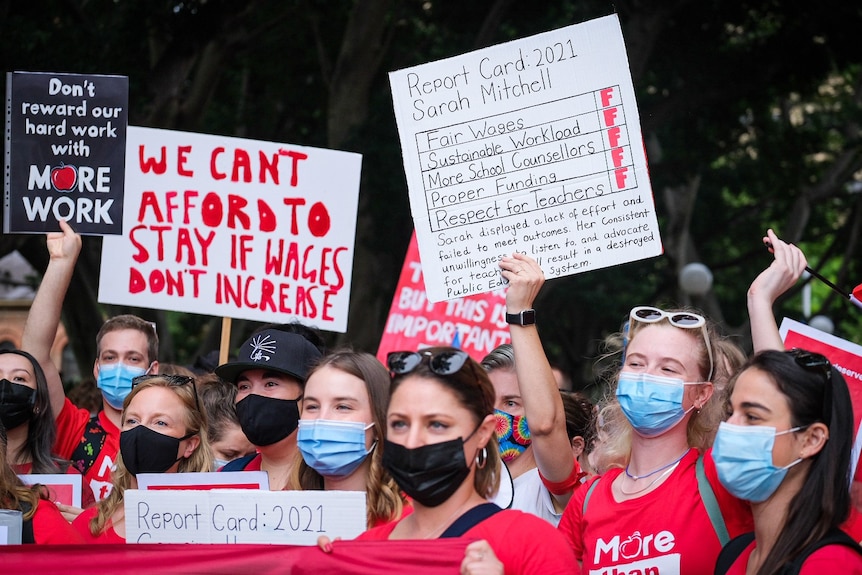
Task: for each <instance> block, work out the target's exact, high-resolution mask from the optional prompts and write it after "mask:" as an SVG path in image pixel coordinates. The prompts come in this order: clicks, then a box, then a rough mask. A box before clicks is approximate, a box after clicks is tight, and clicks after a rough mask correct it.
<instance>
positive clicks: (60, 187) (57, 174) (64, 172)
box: [51, 165, 78, 192]
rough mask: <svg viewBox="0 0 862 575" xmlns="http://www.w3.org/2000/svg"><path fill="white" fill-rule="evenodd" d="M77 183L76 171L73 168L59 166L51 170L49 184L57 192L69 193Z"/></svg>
mask: <svg viewBox="0 0 862 575" xmlns="http://www.w3.org/2000/svg"><path fill="white" fill-rule="evenodd" d="M77 183H78V170H77V169H76V168H75V166H64V165H60V166H57V167H56V168H53V169H52V170H51V184H53V186H54V189H55V190H57V191H58V192H69V191H72V189H74V187H75V184H77Z"/></svg>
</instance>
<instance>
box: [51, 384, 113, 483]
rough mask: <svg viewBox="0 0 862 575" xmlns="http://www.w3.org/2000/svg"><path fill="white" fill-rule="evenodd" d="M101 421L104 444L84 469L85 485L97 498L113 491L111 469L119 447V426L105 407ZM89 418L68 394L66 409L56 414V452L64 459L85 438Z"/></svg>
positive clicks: (88, 414)
mask: <svg viewBox="0 0 862 575" xmlns="http://www.w3.org/2000/svg"><path fill="white" fill-rule="evenodd" d="M98 419H99V424H100V425H101V426H102V429H104V430H105V432H106V435H105V444H104V445H103V446H102V449H101V451H100V452H99V454H98V456H97V458H96V460H95V462H94V463H93V465H91V466H90V467H89V468H87V469H84V470H83V471H84V486H85V487H86V488H89V489H90V490H91V491H92V492H93V496H94V498H95V499H96V500H99V499H104V498H105V497H107V496H108V495H109V494H110V493H111V489H112V488H113V485H112V484H111V471H112V470H113V469H114V468H115V467H116V465H115V464H114V461H115V460H116V458H117V452H119V451H120V430H119V429H118V428H117V426H116V425H114V424H113V423H112V422H111V420H110V419H108V416H107V415H106V414H105V412H104V411H102V412H100V413H99V418H98ZM89 422H90V412H89V411H87V410H86V409H79V408H77V407H75V405H74V404H73V403H72V402H71V401H69V399H68V398H66V402H65V403H64V404H63V409H62V410H61V411H60V414H59V415H58V416H57V419H56V421H55V423H56V424H57V439H56V440H55V442H54V453H56V454H57V455H59V456H60V457H62V458H63V459H71V458H72V454H73V453H74V452H75V450H76V449H77V448H78V445H80V444H81V443H83V442H85V441H86V435H85V433H84V432H85V431H86V429H87V425H89Z"/></svg>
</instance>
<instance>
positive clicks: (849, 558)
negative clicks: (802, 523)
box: [727, 541, 862, 575]
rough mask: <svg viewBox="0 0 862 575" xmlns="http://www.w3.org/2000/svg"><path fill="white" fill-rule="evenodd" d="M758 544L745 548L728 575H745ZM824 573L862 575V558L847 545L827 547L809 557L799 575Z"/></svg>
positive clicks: (821, 574)
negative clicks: (749, 559)
mask: <svg viewBox="0 0 862 575" xmlns="http://www.w3.org/2000/svg"><path fill="white" fill-rule="evenodd" d="M756 544H757V542H756V541H752V542H751V544H750V545H749V546H748V547H746V548H745V550H744V551H743V552H742V553H741V554H740V555H739V557H737V558H736V561H734V562H733V565H731V566H730V569H728V570H727V575H745V567H746V566H747V565H748V558H749V556H750V555H751V552H752V551H754V548H755V546H756ZM824 573H841V575H862V556H860V555H859V554H858V553H857V552H855V551H853V550H852V549H850V548H849V547H847V546H845V545H827V546H826V547H821V548H820V549H818V550H817V551H815V552H814V553H812V554H811V555H809V556H808V559H806V560H805V562H804V563H802V569H800V570H799V575H823V574H824Z"/></svg>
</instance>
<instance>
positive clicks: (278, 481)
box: [215, 324, 323, 491]
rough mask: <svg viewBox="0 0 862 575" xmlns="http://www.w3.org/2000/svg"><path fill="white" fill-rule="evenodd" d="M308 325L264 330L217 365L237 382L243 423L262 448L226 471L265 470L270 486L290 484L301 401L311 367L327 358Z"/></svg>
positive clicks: (228, 378)
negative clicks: (230, 358) (312, 337)
mask: <svg viewBox="0 0 862 575" xmlns="http://www.w3.org/2000/svg"><path fill="white" fill-rule="evenodd" d="M308 329H309V328H306V327H305V326H301V325H299V324H288V325H285V326H281V327H278V328H276V327H271V328H267V329H263V330H260V331H258V332H257V333H255V334H254V335H252V336H251V337H250V338H249V339H247V340H246V341H245V342H244V343H243V344H242V346H241V347H240V350H239V354H238V358H237V360H236V361H232V362H228V363H225V364H223V365H220V366H218V367H217V368H216V369H215V373H216V375H218V376H219V377H221V378H222V379H224V380H226V381H230V382H232V383H234V384H235V385H236V388H237V393H236V414H237V417H238V419H239V424H240V427H242V430H243V432H244V433H245V435H246V437H248V439H249V441H251V443H252V444H253V445H254V446H255V448H256V449H257V451H258V452H257V453H256V454H253V455H250V456H247V457H242V458H240V459H236V460H234V461H232V462H230V463H228V464H227V465H225V466H224V467H223V468H222V471H243V470H246V471H266V472H267V474H268V475H269V488H270V489H271V490H273V491H277V490H281V489H284V488H285V487H286V486H287V483H288V479H289V478H290V472H291V469H292V468H293V463H294V461H295V460H296V458H297V453H298V449H297V446H296V433H295V431H296V428H297V426H298V423H299V400H300V399H301V398H302V390H303V387H304V385H305V379H306V377H307V376H308V371H309V369H310V368H311V367H312V366H313V365H314V364H315V363H316V362H317V361H318V360H319V359H320V358H321V357H322V356H323V353H322V350H321V349H320V348H319V344H315V343H312V341H310V338H309V337H308V336H307V335H306V334H307V331H308Z"/></svg>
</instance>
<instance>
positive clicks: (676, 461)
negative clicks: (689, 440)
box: [625, 447, 691, 485]
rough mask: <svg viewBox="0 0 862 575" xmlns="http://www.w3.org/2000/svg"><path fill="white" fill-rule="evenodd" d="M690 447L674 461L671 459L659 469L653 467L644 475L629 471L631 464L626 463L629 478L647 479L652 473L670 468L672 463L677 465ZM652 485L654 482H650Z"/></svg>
mask: <svg viewBox="0 0 862 575" xmlns="http://www.w3.org/2000/svg"><path fill="white" fill-rule="evenodd" d="M689 449H691V448H690V447H689V448H688V449H686V450H685V451H683V452H682V455H680V456H679V457H677V458H676V459H674V460H673V461H671V462H670V463H667V464H665V465H662V466H661V467H659V468H658V469H653V470H652V471H650V472H649V473H645V474H643V475H635V474H633V473H629V466H628V465H626V469H625V472H626V476H627V477H628V478H629V479H634V480H635V481H637V480H638V479H646V478H647V477H650V476H652V475H655V474H656V473H658V472H659V471H664V470H665V469H667V468H668V467H670V466H671V465H676V464H677V463H679V462H680V461H682V458H683V457H685V455H686V454H687V453H688V452H689ZM650 485H652V484H650Z"/></svg>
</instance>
